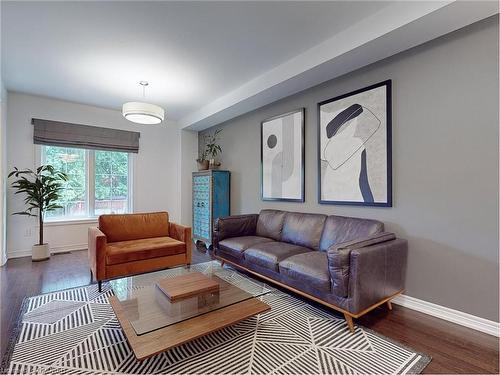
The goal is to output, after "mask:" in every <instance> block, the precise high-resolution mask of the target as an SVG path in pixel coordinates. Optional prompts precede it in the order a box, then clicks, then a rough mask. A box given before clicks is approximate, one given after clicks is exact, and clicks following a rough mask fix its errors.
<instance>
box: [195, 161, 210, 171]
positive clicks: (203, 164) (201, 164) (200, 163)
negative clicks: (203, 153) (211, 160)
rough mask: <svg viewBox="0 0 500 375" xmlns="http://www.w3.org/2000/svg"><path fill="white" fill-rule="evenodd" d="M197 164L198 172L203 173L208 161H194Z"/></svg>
mask: <svg viewBox="0 0 500 375" xmlns="http://www.w3.org/2000/svg"><path fill="white" fill-rule="evenodd" d="M196 161H197V162H198V170H199V171H205V170H207V169H208V160H196Z"/></svg>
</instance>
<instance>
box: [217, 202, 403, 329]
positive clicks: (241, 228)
mask: <svg viewBox="0 0 500 375" xmlns="http://www.w3.org/2000/svg"><path fill="white" fill-rule="evenodd" d="M213 237H214V249H215V256H216V258H218V259H220V260H221V261H222V262H227V263H230V264H231V265H233V266H236V267H238V268H241V269H243V270H246V271H248V272H250V273H253V274H256V275H259V276H260V277H262V278H264V279H266V280H268V281H271V282H273V283H276V284H278V285H280V286H282V287H285V288H287V289H290V290H292V291H294V292H296V293H298V294H300V295H302V296H305V297H308V298H310V299H312V300H314V301H316V302H319V303H321V304H323V305H326V306H328V307H330V308H332V309H334V310H338V311H340V312H341V313H343V314H344V317H345V319H346V321H347V323H348V326H349V329H350V330H351V331H352V332H354V325H353V321H352V319H353V318H358V317H360V316H361V315H363V314H365V313H367V312H368V311H370V310H372V309H374V308H375V307H377V306H379V305H381V304H384V303H386V304H387V307H388V308H389V309H391V308H392V307H391V302H390V300H391V299H392V298H394V297H395V296H396V295H398V294H400V293H402V292H403V289H404V282H405V273H406V258H407V253H408V244H407V241H406V240H403V239H398V238H396V237H395V235H394V234H392V233H387V232H384V224H383V223H381V222H379V221H376V220H368V219H359V218H353V217H343V216H326V215H320V214H306V213H298V212H286V211H278V210H262V211H261V212H260V214H258V215H257V214H251V215H239V216H228V217H224V218H219V220H218V221H217V222H216V225H215V229H214V236H213Z"/></svg>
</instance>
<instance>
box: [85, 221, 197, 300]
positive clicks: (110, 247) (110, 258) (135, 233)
mask: <svg viewBox="0 0 500 375" xmlns="http://www.w3.org/2000/svg"><path fill="white" fill-rule="evenodd" d="M88 241H89V243H88V250H89V262H90V270H91V272H92V275H93V279H95V280H96V281H97V282H98V284H99V291H101V284H102V281H103V280H108V279H112V278H115V277H119V276H128V275H133V274H138V273H144V272H151V271H156V270H160V269H164V268H167V267H173V266H179V265H183V264H186V265H189V264H190V263H191V228H190V227H186V226H182V225H179V224H176V223H172V222H169V220H168V212H153V213H144V214H122V215H101V216H99V228H89V231H88Z"/></svg>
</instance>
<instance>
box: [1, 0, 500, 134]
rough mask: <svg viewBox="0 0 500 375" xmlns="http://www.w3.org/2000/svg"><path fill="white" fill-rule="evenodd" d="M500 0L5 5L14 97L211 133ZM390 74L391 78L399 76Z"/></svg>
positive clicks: (4, 38)
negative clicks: (152, 108)
mask: <svg viewBox="0 0 500 375" xmlns="http://www.w3.org/2000/svg"><path fill="white" fill-rule="evenodd" d="M498 7H499V2H498V1H491V0H487V1H463V0H460V1H455V0H439V1H390V2H388V1H385V2H376V1H329V2H312V1H304V2H290V1H277V2H268V1H257V2H242V1H231V2H229V1H224V2H211V1H203V2H188V1H183V2H166V1H165V2H164V1H155V2H139V1H137V2H133V1H107V2H104V1H97V2H94V1H56V2H44V1H36V2H22V1H5V0H1V42H2V46H1V47H2V48H1V52H2V56H1V62H2V80H3V83H4V85H5V87H6V88H7V90H11V91H20V92H26V93H31V94H37V95H43V96H49V97H54V98H59V99H64V100H69V101H75V102H80V103H85V104H91V105H97V106H102V107H110V108H115V109H119V108H120V107H121V105H122V104H123V102H126V101H135V100H141V99H142V92H141V89H140V88H139V85H138V82H139V81H141V80H146V81H149V82H150V87H149V88H148V91H147V95H146V100H147V101H149V102H153V103H156V104H159V105H162V106H163V107H165V108H166V110H167V117H168V118H169V119H170V120H175V121H177V122H178V123H179V125H180V127H181V128H185V129H193V130H202V129H205V128H207V127H210V126H213V125H215V124H217V123H220V122H222V121H226V120H228V119H230V118H232V117H235V116H238V115H241V114H243V113H245V112H248V111H251V110H253V109H256V108H258V107H260V106H263V105H266V104H268V103H270V102H273V101H276V100H279V99H281V98H284V97H286V96H288V95H291V94H293V93H296V92H298V91H301V90H304V89H306V88H308V87H311V86H314V85H317V84H319V83H321V82H325V81H327V80H329V79H332V78H335V77H338V76H340V75H342V74H346V73H348V72H350V71H353V70H355V69H358V68H360V67H363V66H366V65H368V64H370V63H373V62H376V61H378V60H381V59H383V58H386V57H389V56H391V55H394V54H396V53H398V52H401V51H404V50H406V49H408V48H411V47H414V46H416V45H419V44H421V43H424V42H426V41H429V40H431V39H434V38H437V37H439V36H441V35H444V34H446V33H449V32H452V31H454V30H457V29H459V28H461V27H464V26H467V25H469V24H471V23H473V22H477V21H479V20H481V19H483V18H486V17H489V16H491V15H493V14H497V13H498ZM388 78H390V77H388Z"/></svg>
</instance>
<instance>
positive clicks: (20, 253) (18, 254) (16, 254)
mask: <svg viewBox="0 0 500 375" xmlns="http://www.w3.org/2000/svg"><path fill="white" fill-rule="evenodd" d="M87 247H88V245H87V244H86V243H84V244H76V245H66V246H53V247H51V248H50V253H51V254H57V253H66V252H68V251H77V250H86V249H87ZM30 256H31V249H27V250H16V251H11V252H9V253H8V254H7V257H8V259H13V258H23V257H30Z"/></svg>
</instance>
